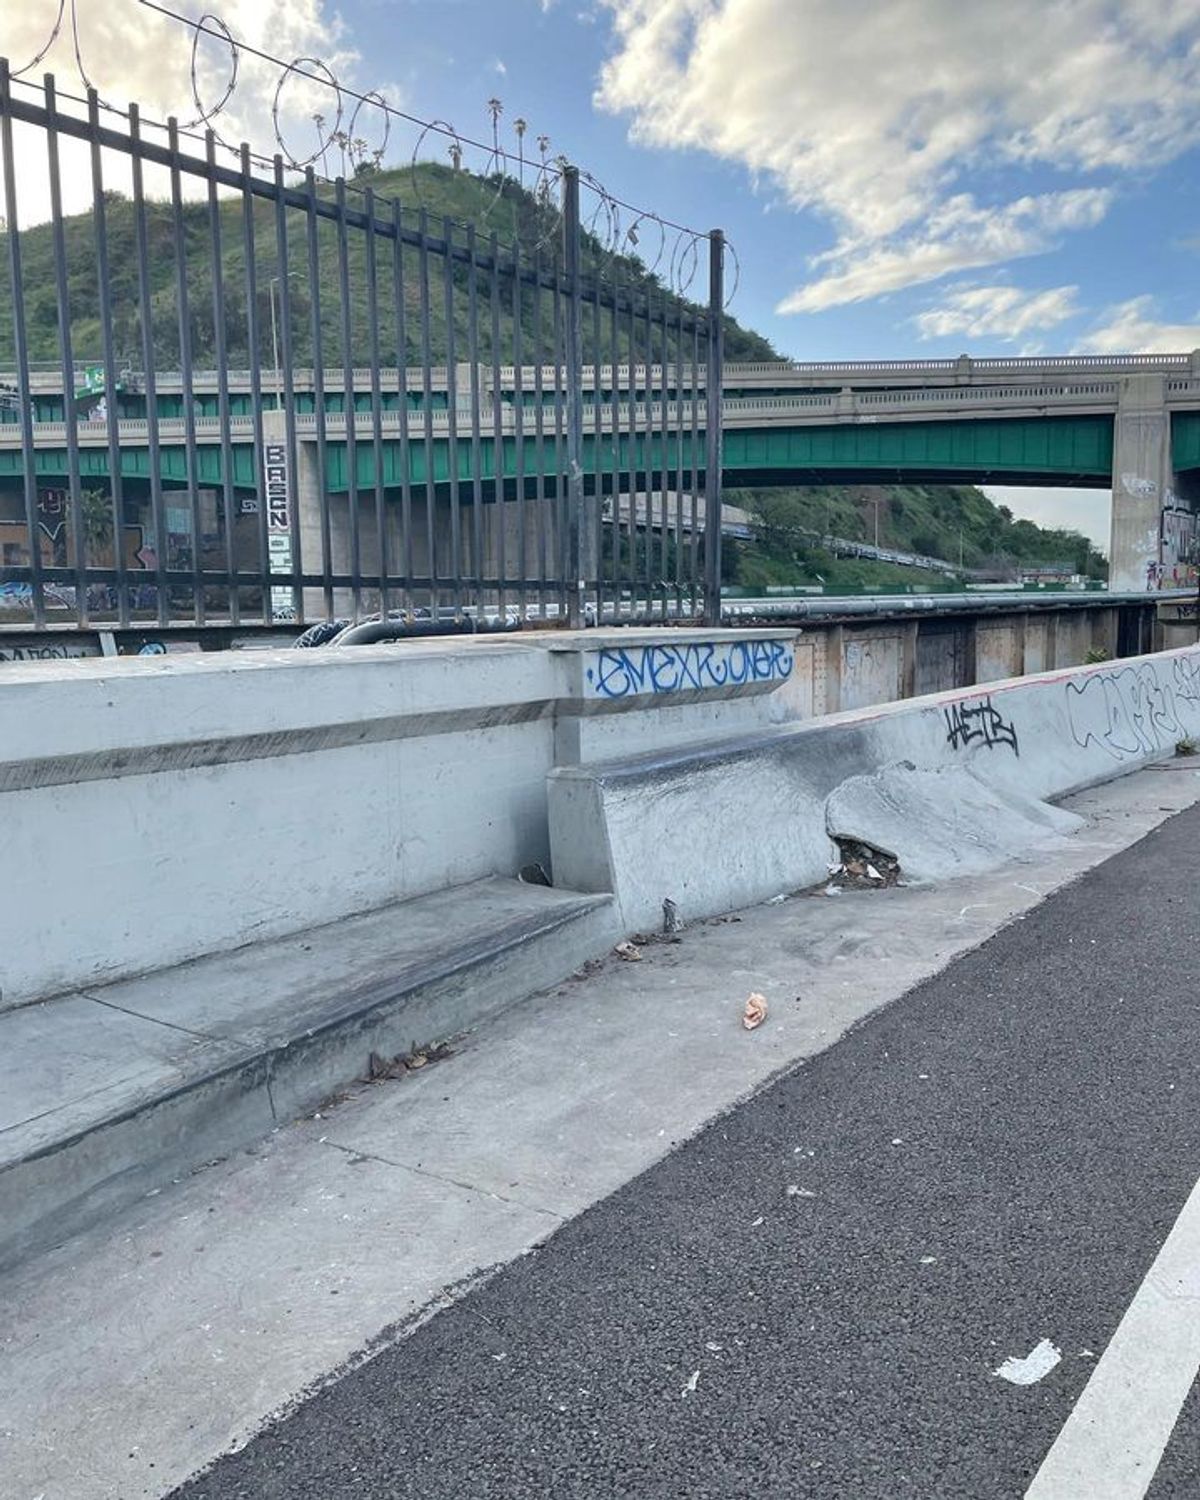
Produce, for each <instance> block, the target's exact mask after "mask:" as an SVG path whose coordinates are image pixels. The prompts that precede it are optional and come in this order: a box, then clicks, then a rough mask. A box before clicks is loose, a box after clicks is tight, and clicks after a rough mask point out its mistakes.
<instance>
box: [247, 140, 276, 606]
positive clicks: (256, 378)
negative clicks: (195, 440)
mask: <svg viewBox="0 0 1200 1500" xmlns="http://www.w3.org/2000/svg"><path fill="white" fill-rule="evenodd" d="M239 157H240V166H241V176H242V244H243V249H244V252H245V257H246V347H247V351H248V353H249V357H250V413H251V423H252V427H253V440H254V489H255V493H256V494H257V496H258V512H257V515H258V576H259V584H260V587H261V590H262V597H261V601H260V609H261V612H262V620H263V624H264V625H268V624H270V622H271V550H270V538H269V536H268V527H267V486H266V459H267V450H266V442H265V439H264V434H263V397H262V365H261V363H260V360H259V337H260V330H259V326H258V264H257V253H256V252H257V244H256V239H255V233H254V195H253V193H252V191H251V188H250V183H251V173H250V147H249V146H247V145H246V144H245V143H244V142H243V144H242V148H241V151H240V153H239Z"/></svg>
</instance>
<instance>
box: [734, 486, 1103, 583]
mask: <svg viewBox="0 0 1200 1500" xmlns="http://www.w3.org/2000/svg"><path fill="white" fill-rule="evenodd" d="M725 498H726V500H727V501H728V502H729V503H730V504H731V505H740V506H742V507H744V508H745V509H746V510H748V511H749V512H750V513H751V515H752V516H753V517H754V518H755V531H756V540H755V541H754V542H753V543H752V544H743V545H742V547H741V548H740V549H739V556H738V570H737V572H738V576H737V581H738V582H739V583H741V584H745V585H747V586H749V587H757V588H761V587H767V586H769V585H772V584H800V583H814V582H818V581H821V580H823V581H824V582H826V583H838V584H862V585H865V586H876V587H877V586H882V585H884V584H889V583H917V584H920V585H922V586H925V587H927V586H928V585H929V583H930V581H931V579H933V578H934V577H935V576H936V575H934V574H931V573H930V572H929V571H928V570H926V569H916V568H904V567H898V566H896V565H895V564H892V563H881V562H874V561H868V560H865V559H858V558H835V557H834V556H833V555H832V554H831V553H829V552H827V551H825V550H824V549H822V548H821V547H820V546H819V545H817V541H816V539H817V538H819V537H822V536H838V537H845V538H846V539H847V540H849V541H858V542H868V543H873V542H874V541H875V536H876V531H875V521H876V515H878V520H879V531H878V536H879V545H880V546H881V547H888V548H893V549H895V550H897V551H902V552H917V553H921V554H923V555H924V556H927V557H940V558H944V559H945V560H946V561H948V562H951V563H955V564H959V565H961V566H962V567H963V568H964V569H967V570H970V569H991V570H996V571H1008V570H1011V569H1013V568H1014V567H1015V566H1017V565H1033V564H1065V565H1068V566H1070V567H1071V569H1072V570H1073V571H1075V572H1077V573H1083V574H1086V575H1088V576H1089V577H1093V578H1103V577H1106V576H1107V572H1108V567H1107V564H1106V562H1105V560H1104V558H1103V557H1102V556H1100V554H1099V553H1097V552H1096V550H1095V549H1094V548H1093V547H1092V546H1091V544H1090V543H1089V542H1088V540H1087V538H1086V537H1084V536H1081V535H1080V533H1079V532H1076V531H1061V530H1054V529H1051V528H1047V527H1041V526H1036V525H1034V523H1033V522H1032V521H1019V520H1016V519H1015V518H1014V516H1013V514H1012V512H1011V511H1010V510H1009V509H1008V508H1007V507H1006V506H1003V505H1000V506H998V505H994V504H993V503H992V501H990V500H989V499H988V497H987V496H986V495H985V494H984V493H983V492H982V491H981V490H978V489H976V488H975V487H974V486H972V485H807V486H803V487H799V488H794V489H782V488H781V489H759V490H728V491H726V495H725Z"/></svg>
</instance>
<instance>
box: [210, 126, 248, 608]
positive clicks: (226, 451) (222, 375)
mask: <svg viewBox="0 0 1200 1500" xmlns="http://www.w3.org/2000/svg"><path fill="white" fill-rule="evenodd" d="M204 151H205V160H206V162H207V164H208V231H209V239H210V245H211V251H212V305H213V353H214V355H215V357H216V361H217V416H218V418H219V419H220V423H221V502H222V505H221V508H222V512H223V515H224V518H225V578H226V586H227V588H228V591H229V597H228V599H227V600H226V607H227V609H228V611H229V617H230V619H231V620H232V621H233V623H234V624H235V625H236V624H238V623H239V621H240V619H241V608H240V603H239V600H238V588H237V565H236V560H235V557H234V542H235V535H234V528H235V519H234V514H235V513H234V505H233V442H232V440H231V437H230V431H229V418H230V409H229V351H228V341H227V339H226V337H225V283H224V277H223V275H222V269H221V212H220V208H219V206H218V203H217V178H216V171H217V138H216V136H215V135H214V133H213V132H212V131H211V130H207V131H205V133H204Z"/></svg>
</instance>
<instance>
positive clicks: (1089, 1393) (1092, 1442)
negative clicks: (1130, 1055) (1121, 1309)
mask: <svg viewBox="0 0 1200 1500" xmlns="http://www.w3.org/2000/svg"><path fill="white" fill-rule="evenodd" d="M1197 1370H1200V1182H1198V1183H1197V1184H1196V1186H1195V1187H1194V1188H1193V1189H1192V1191H1191V1195H1190V1196H1189V1198H1188V1200H1187V1202H1186V1203H1185V1204H1184V1206H1183V1211H1182V1213H1181V1214H1180V1215H1179V1217H1178V1219H1176V1221H1175V1225H1174V1227H1173V1228H1172V1230H1171V1233H1170V1234H1169V1235H1168V1236H1167V1238H1166V1240H1165V1241H1164V1242H1163V1247H1162V1249H1161V1250H1160V1251H1159V1252H1158V1256H1157V1258H1156V1259H1155V1262H1154V1264H1153V1265H1152V1266H1151V1267H1150V1270H1149V1272H1148V1273H1147V1275H1146V1279H1145V1280H1144V1281H1143V1282H1142V1284H1141V1286H1140V1287H1139V1288H1138V1290H1137V1295H1136V1296H1135V1297H1134V1299H1133V1301H1132V1302H1131V1303H1130V1304H1129V1307H1128V1309H1127V1311H1126V1313H1125V1316H1124V1317H1123V1318H1122V1319H1121V1322H1120V1326H1119V1327H1118V1328H1117V1331H1116V1333H1114V1334H1113V1336H1112V1340H1111V1342H1110V1343H1109V1346H1108V1348H1107V1349H1106V1350H1105V1351H1104V1354H1103V1356H1102V1357H1101V1360H1100V1363H1099V1364H1098V1365H1097V1366H1096V1368H1095V1369H1094V1370H1093V1371H1092V1378H1091V1379H1090V1380H1089V1381H1088V1383H1087V1385H1086V1386H1085V1387H1084V1391H1083V1394H1082V1395H1081V1396H1080V1398H1079V1400H1078V1401H1077V1402H1076V1403H1075V1409H1074V1410H1073V1411H1072V1413H1071V1415H1070V1416H1069V1417H1068V1418H1067V1421H1066V1425H1065V1426H1064V1427H1063V1429H1062V1431H1061V1432H1060V1433H1059V1435H1058V1438H1057V1440H1056V1441H1055V1444H1054V1446H1053V1447H1052V1448H1051V1449H1050V1452H1049V1453H1047V1455H1046V1458H1045V1460H1044V1462H1043V1464H1042V1466H1041V1468H1040V1469H1039V1470H1038V1471H1037V1474H1036V1475H1035V1476H1034V1480H1033V1483H1032V1484H1031V1485H1030V1486H1029V1488H1028V1489H1027V1490H1026V1491H1025V1500H1141V1497H1142V1496H1143V1495H1145V1493H1146V1491H1147V1490H1148V1489H1149V1488H1150V1483H1151V1480H1153V1478H1154V1473H1155V1470H1156V1469H1157V1468H1158V1465H1159V1462H1160V1461H1161V1459H1162V1456H1163V1452H1164V1451H1165V1449H1166V1446H1167V1443H1168V1442H1169V1441H1170V1437H1171V1432H1172V1429H1173V1428H1174V1426H1175V1420H1176V1418H1177V1417H1178V1416H1179V1410H1180V1408H1181V1407H1182V1405H1183V1403H1184V1401H1185V1400H1186V1399H1187V1394H1188V1392H1189V1391H1190V1390H1191V1388H1192V1382H1193V1380H1195V1378H1196V1372H1197Z"/></svg>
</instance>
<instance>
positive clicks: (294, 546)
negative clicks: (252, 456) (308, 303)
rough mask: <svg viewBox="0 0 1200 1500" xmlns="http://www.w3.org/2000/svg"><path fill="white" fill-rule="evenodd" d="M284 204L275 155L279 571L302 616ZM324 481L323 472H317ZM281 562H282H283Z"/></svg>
mask: <svg viewBox="0 0 1200 1500" xmlns="http://www.w3.org/2000/svg"><path fill="white" fill-rule="evenodd" d="M289 260H290V257H289V253H288V232H287V207H286V204H285V202H284V182H283V157H282V156H276V158H275V269H276V271H277V272H278V273H279V274H278V277H277V280H278V282H279V344H280V348H281V350H282V353H283V372H282V373H283V382H282V383H283V429H284V433H285V434H286V442H287V473H288V480H287V520H288V552H287V556H286V558H281V559H280V562H281V567H280V572H281V573H283V574H285V575H289V576H290V580H291V591H292V606H291V608H292V616H293V618H294V619H297V620H303V618H304V592H303V590H302V589H301V588H300V584H299V579H300V575H301V573H303V571H304V566H303V560H302V557H301V547H300V505H299V498H298V496H297V493H296V487H297V483H298V481H299V477H300V465H299V444H298V443H297V441H296V377H295V365H296V354H295V349H294V348H293V346H292V278H291V272H290V271H289V269H288V266H289ZM318 482H319V483H321V484H324V483H325V476H324V475H323V474H322V475H320V476H318ZM283 564H285V565H283Z"/></svg>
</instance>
